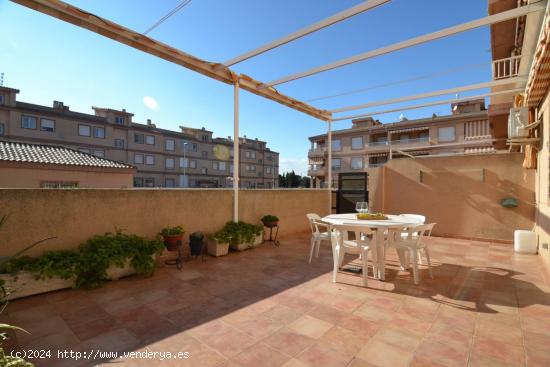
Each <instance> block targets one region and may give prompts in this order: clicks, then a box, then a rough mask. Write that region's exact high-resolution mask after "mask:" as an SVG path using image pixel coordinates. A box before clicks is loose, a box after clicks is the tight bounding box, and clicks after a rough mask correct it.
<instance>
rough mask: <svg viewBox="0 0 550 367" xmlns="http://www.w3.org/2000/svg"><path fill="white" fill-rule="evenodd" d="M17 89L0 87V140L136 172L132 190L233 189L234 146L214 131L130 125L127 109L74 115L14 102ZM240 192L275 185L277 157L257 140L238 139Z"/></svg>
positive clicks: (60, 107)
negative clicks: (72, 152) (53, 148)
mask: <svg viewBox="0 0 550 367" xmlns="http://www.w3.org/2000/svg"><path fill="white" fill-rule="evenodd" d="M18 93H19V91H18V90H17V89H12V88H6V87H0V139H3V140H8V141H16V142H28V143H40V144H52V145H62V146H66V147H68V148H72V149H77V150H79V151H81V152H84V153H90V154H93V155H96V156H99V157H105V158H108V159H111V160H114V161H118V162H125V163H127V164H131V165H133V166H135V167H137V172H136V173H135V175H134V186H135V187H232V186H233V182H232V176H233V163H232V162H233V141H232V139H231V138H230V137H229V138H216V137H213V133H212V131H208V130H206V129H204V128H202V129H195V128H190V127H184V126H180V129H181V131H171V130H165V129H161V128H157V127H156V125H155V124H154V123H152V122H151V121H150V120H148V121H147V123H137V122H134V121H133V119H132V118H133V114H132V113H129V112H127V111H126V110H124V109H123V110H120V111H119V110H114V109H108V108H101V107H92V108H93V110H94V112H95V113H94V114H93V115H91V114H85V113H80V112H74V111H71V110H70V109H69V107H68V106H66V105H64V104H63V102H58V101H54V102H53V106H52V107H47V106H40V105H36V104H31V103H25V102H20V101H17V94H18ZM240 140H241V141H240V145H239V146H240V163H239V165H240V167H239V175H240V187H243V188H274V187H277V186H278V176H279V153H277V152H273V151H271V150H270V149H269V148H267V143H266V142H264V141H260V140H258V139H249V138H246V136H245V137H243V138H240Z"/></svg>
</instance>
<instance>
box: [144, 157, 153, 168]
mask: <svg viewBox="0 0 550 367" xmlns="http://www.w3.org/2000/svg"><path fill="white" fill-rule="evenodd" d="M145 164H148V165H150V166H152V165H154V164H155V156H154V155H146V156H145Z"/></svg>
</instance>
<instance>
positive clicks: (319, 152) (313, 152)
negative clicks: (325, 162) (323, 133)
mask: <svg viewBox="0 0 550 367" xmlns="http://www.w3.org/2000/svg"><path fill="white" fill-rule="evenodd" d="M326 152H327V148H325V147H319V148H315V149H310V150H309V151H308V152H307V155H308V157H323V156H324V155H325V154H326Z"/></svg>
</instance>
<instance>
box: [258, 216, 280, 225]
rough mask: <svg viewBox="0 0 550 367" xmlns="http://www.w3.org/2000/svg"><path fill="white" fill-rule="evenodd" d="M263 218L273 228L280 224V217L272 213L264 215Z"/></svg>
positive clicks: (263, 221)
mask: <svg viewBox="0 0 550 367" xmlns="http://www.w3.org/2000/svg"><path fill="white" fill-rule="evenodd" d="M261 220H262V223H263V224H264V226H266V227H267V228H273V227H275V226H277V224H279V218H278V217H276V216H275V215H271V214H267V215H264V216H263V217H262V219H261Z"/></svg>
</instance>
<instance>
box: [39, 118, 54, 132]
mask: <svg viewBox="0 0 550 367" xmlns="http://www.w3.org/2000/svg"><path fill="white" fill-rule="evenodd" d="M40 130H41V131H49V132H54V131H55V121H54V120H49V119H40Z"/></svg>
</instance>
